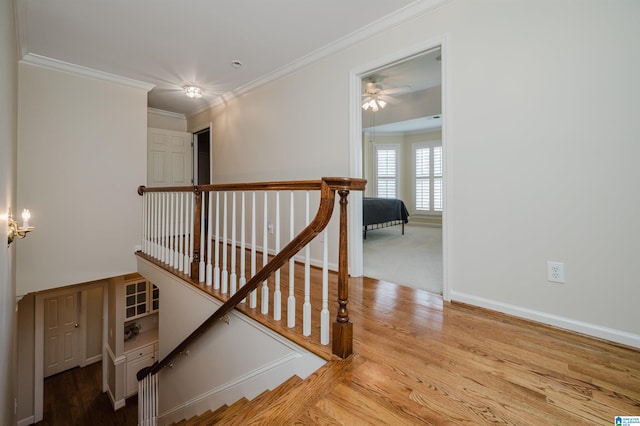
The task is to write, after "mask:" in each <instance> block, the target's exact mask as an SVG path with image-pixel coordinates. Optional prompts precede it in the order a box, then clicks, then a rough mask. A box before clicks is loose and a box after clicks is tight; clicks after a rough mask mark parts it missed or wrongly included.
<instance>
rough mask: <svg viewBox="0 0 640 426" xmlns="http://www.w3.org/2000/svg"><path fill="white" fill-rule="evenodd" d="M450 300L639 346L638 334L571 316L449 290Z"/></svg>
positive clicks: (635, 346) (627, 344)
mask: <svg viewBox="0 0 640 426" xmlns="http://www.w3.org/2000/svg"><path fill="white" fill-rule="evenodd" d="M451 300H452V301H457V302H462V303H467V304H469V305H474V306H478V307H481V308H486V309H491V310H492V311H497V312H502V313H505V314H509V315H513V316H516V317H520V318H524V319H527V320H531V321H536V322H540V323H543V324H547V325H552V326H554V327H559V328H563V329H565V330H570V331H575V332H577V333H581V334H586V335H588V336H592V337H597V338H599V339H604V340H608V341H610V342H615V343H620V344H623V345H626V346H631V347H634V348H640V335H637V334H633V333H628V332H626V331H621V330H616V329H613V328H608V327H603V326H600V325H597V324H590V323H587V322H583V321H577V320H574V319H571V318H565V317H560V316H557V315H552V314H548V313H546V312H540V311H535V310H533V309H527V308H523V307H521V306H516V305H510V304H508V303H502V302H498V301H495V300H491V299H485V298H482V297H478V296H474V295H470V294H466V293H460V292H457V291H452V292H451Z"/></svg>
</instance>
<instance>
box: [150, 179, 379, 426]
mask: <svg viewBox="0 0 640 426" xmlns="http://www.w3.org/2000/svg"><path fill="white" fill-rule="evenodd" d="M365 183H366V181H364V180H362V179H350V178H323V179H322V180H320V181H294V182H271V183H253V184H227V185H206V186H199V187H193V188H152V189H146V188H144V187H140V188H138V193H139V194H140V195H142V196H143V197H144V198H143V219H142V252H143V255H144V256H147V257H148V258H151V259H154V260H155V261H157V262H159V263H162V264H164V267H165V268H167V269H170V270H173V271H174V272H175V273H177V274H181V275H182V276H184V278H185V279H189V280H192V281H197V282H198V283H204V285H205V286H207V287H211V288H212V289H213V290H214V291H217V292H220V293H222V294H223V295H225V296H228V298H227V299H226V301H225V302H224V303H223V305H222V306H221V307H220V308H219V309H218V310H216V311H215V312H214V313H213V314H212V315H211V316H210V317H209V318H208V319H207V320H206V321H205V322H204V323H203V324H201V325H200V326H199V327H198V328H197V329H196V330H194V331H193V332H192V333H191V334H190V335H189V336H188V337H187V338H186V339H184V340H183V341H182V342H181V343H180V344H179V345H178V346H177V347H175V348H174V349H173V350H172V351H171V353H169V354H168V355H167V356H166V357H165V358H163V359H162V360H161V361H159V362H157V363H156V364H154V365H153V366H151V367H149V368H147V369H144V370H141V371H140V372H139V373H138V379H139V397H138V406H139V417H138V418H139V424H140V425H145V426H147V425H155V424H156V421H157V411H158V407H157V398H158V394H157V390H158V381H157V380H158V379H157V377H158V376H157V374H156V373H157V372H158V371H160V370H161V369H162V368H163V367H164V366H166V365H170V363H171V362H172V360H173V359H175V358H176V357H177V356H178V355H179V354H180V353H182V351H184V350H186V348H188V347H189V345H190V344H191V343H193V342H194V341H195V340H196V339H198V338H199V336H200V335H202V334H203V333H205V332H206V331H207V330H208V328H209V327H211V326H212V325H213V324H215V323H216V322H218V320H219V319H221V318H222V316H223V315H225V314H226V313H227V312H229V311H230V310H231V309H233V308H234V307H235V306H237V305H238V304H239V303H246V301H247V300H248V301H249V306H250V307H251V308H257V306H258V305H260V312H261V313H262V314H264V315H272V318H273V320H274V321H281V320H282V311H283V309H284V310H285V315H286V323H287V327H289V328H294V327H295V326H296V323H297V320H296V311H297V310H296V303H298V302H297V298H296V296H295V292H296V288H297V287H300V286H302V288H303V298H302V300H303V304H302V312H303V316H302V334H303V335H304V336H310V335H311V331H312V315H311V312H312V306H311V242H312V241H313V239H314V238H316V237H317V236H318V235H321V236H322V238H321V240H322V243H323V245H322V250H321V255H320V258H321V262H320V263H321V267H322V279H321V280H322V285H320V286H317V285H316V286H315V287H314V288H320V291H321V292H322V293H321V297H320V300H321V306H320V307H318V309H319V310H320V333H319V341H320V343H321V344H322V345H328V344H329V335H330V333H329V322H330V321H329V316H330V313H329V304H328V292H329V279H328V276H329V273H328V271H329V264H328V256H329V254H328V253H329V252H328V234H327V231H326V227H327V225H328V223H329V220H330V219H331V216H332V212H333V210H334V204H335V200H336V196H335V195H336V192H338V194H339V196H340V198H339V200H340V216H339V223H340V226H339V228H340V229H339V235H340V237H339V241H338V281H337V302H338V306H337V309H336V320H335V322H334V323H333V325H332V327H333V328H332V333H331V334H332V337H333V340H332V343H333V345H332V352H333V354H335V355H338V356H339V357H342V358H346V357H348V356H349V355H350V354H351V353H352V341H353V335H352V330H353V328H352V325H353V324H351V321H350V319H349V311H348V307H347V305H348V299H349V284H348V281H349V280H348V272H347V265H348V263H347V235H348V230H347V196H348V194H349V191H350V190H359V191H362V190H364V186H365ZM259 192H263V193H264V195H263V197H258V196H257V194H258V193H259ZM283 193H288V195H289V196H288V197H286V196H285V197H281V195H282V194H283ZM229 195H230V197H229ZM238 195H239V197H238ZM248 195H250V198H251V206H250V207H249V208H247V205H246V204H247V203H246V199H247V196H248ZM316 195H317V196H316ZM229 198H230V199H231V200H229ZM238 199H240V201H238ZM260 199H262V202H260V201H259V200H260ZM287 199H289V202H288V203H289V205H288V207H289V209H288V210H287V209H286V208H284V209H283V208H282V207H287V206H286V205H285V204H286V201H284V200H287ZM312 200H315V201H312ZM312 204H317V206H314V208H315V209H316V210H317V213H316V215H315V217H314V218H313V220H310V211H311V205H312ZM283 211H284V212H287V211H288V215H285V216H286V217H283V215H282V214H281V213H282V212H283ZM272 218H273V221H272ZM260 219H262V220H260ZM247 222H249V225H247ZM260 223H261V224H262V225H261V228H262V229H260ZM287 225H289V226H288V227H287ZM238 228H239V231H240V238H239V239H238V238H237V236H238ZM287 229H288V230H289V234H288V237H287V236H286V230H287ZM260 233H262V245H261V246H259V245H258V241H260V239H259V235H260ZM270 235H271V236H272V237H270ZM283 239H284V240H286V241H287V242H286V243H284V242H283V241H282V240H283ZM281 245H284V247H283V248H282V251H280V248H281ZM247 251H248V252H249V259H248V260H247V257H246V254H247V253H246V252H247ZM221 252H222V259H221V256H220V254H221ZM229 252H230V253H231V258H230V259H229V258H228V253H229ZM238 252H239V254H240V261H239V262H237V254H238ZM258 253H260V255H261V257H262V267H261V268H260V269H258V267H257V262H258ZM296 253H297V255H298V260H300V261H301V262H303V263H304V277H303V278H302V280H300V281H302V284H300V283H299V282H297V281H296V279H295V273H294V262H295V259H294V257H295V256H296ZM287 264H288V266H289V274H288V275H289V280H288V283H287V293H288V294H287V303H286V309H285V308H283V306H282V285H281V282H280V271H281V269H282V268H284V267H286V265H287ZM272 275H273V277H274V278H273V284H272V286H273V291H271V289H270V287H269V285H270V283H269V278H270V276H272ZM259 286H260V288H261V290H260V292H258V287H259ZM258 294H260V296H259V297H260V301H259V302H258ZM271 294H272V295H273V296H271ZM271 306H272V307H273V308H272V309H270V307H271Z"/></svg>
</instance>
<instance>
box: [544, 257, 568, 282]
mask: <svg viewBox="0 0 640 426" xmlns="http://www.w3.org/2000/svg"><path fill="white" fill-rule="evenodd" d="M547 281H550V282H552V283H564V282H565V281H564V263H562V262H551V261H547Z"/></svg>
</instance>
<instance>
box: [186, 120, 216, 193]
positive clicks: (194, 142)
mask: <svg viewBox="0 0 640 426" xmlns="http://www.w3.org/2000/svg"><path fill="white" fill-rule="evenodd" d="M207 130H208V131H209V182H212V181H213V177H212V173H213V123H212V122H209V126H208V127H203V128H202V129H200V130H195V131H193V132H191V166H192V167H191V183H192V184H193V185H196V184H198V185H199V182H198V183H196V181H197V180H198V179H197V177H198V134H199V133H202V132H204V131H207Z"/></svg>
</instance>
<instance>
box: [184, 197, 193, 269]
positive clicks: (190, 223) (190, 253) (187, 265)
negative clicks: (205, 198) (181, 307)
mask: <svg viewBox="0 0 640 426" xmlns="http://www.w3.org/2000/svg"><path fill="white" fill-rule="evenodd" d="M187 206H188V226H187V229H188V230H189V250H188V255H186V256H185V262H184V263H185V265H184V269H185V270H186V271H185V273H186V274H187V275H189V276H191V262H193V228H194V226H195V221H194V215H195V194H194V193H193V192H190V193H189V202H188V203H187ZM192 278H193V277H192Z"/></svg>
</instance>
